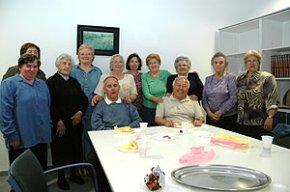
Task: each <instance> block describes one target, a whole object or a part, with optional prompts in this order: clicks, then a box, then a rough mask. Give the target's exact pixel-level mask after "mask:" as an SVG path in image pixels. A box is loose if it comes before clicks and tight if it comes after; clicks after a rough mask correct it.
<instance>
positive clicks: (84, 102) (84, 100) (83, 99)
mask: <svg viewBox="0 0 290 192" xmlns="http://www.w3.org/2000/svg"><path fill="white" fill-rule="evenodd" d="M74 81H75V84H76V85H77V88H78V90H79V92H80V98H81V105H80V111H81V112H82V113H83V116H84V115H85V113H86V110H87V108H88V104H89V101H88V98H87V96H86V95H85V93H84V92H83V90H82V88H81V85H80V84H79V82H78V81H77V80H76V79H74Z"/></svg>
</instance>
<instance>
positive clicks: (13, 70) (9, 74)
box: [2, 66, 18, 82]
mask: <svg viewBox="0 0 290 192" xmlns="http://www.w3.org/2000/svg"><path fill="white" fill-rule="evenodd" d="M17 73H18V66H13V67H9V68H8V69H7V71H6V73H5V74H4V75H3V78H2V82H3V81H4V80H5V79H7V78H8V77H12V76H14V75H15V74H17Z"/></svg>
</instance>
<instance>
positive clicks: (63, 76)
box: [57, 72, 69, 81]
mask: <svg viewBox="0 0 290 192" xmlns="http://www.w3.org/2000/svg"><path fill="white" fill-rule="evenodd" d="M57 73H58V74H59V75H60V76H61V77H62V78H63V79H64V80H66V81H67V80H69V76H65V75H63V74H61V73H60V72H57Z"/></svg>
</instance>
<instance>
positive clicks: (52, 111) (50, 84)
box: [46, 77, 61, 126]
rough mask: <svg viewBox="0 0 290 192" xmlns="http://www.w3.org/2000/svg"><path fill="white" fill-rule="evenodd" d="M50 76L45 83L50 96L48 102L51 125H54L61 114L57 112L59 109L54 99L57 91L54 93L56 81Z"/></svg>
mask: <svg viewBox="0 0 290 192" xmlns="http://www.w3.org/2000/svg"><path fill="white" fill-rule="evenodd" d="M52 78H53V77H52ZM52 78H49V79H48V80H47V81H46V84H47V87H48V90H49V93H50V98H51V104H50V114H51V119H52V122H53V125H54V126H56V124H57V122H58V121H59V120H61V115H60V114H59V110H58V109H57V105H56V99H57V93H56V88H55V83H56V82H55V81H54V80H53V79H52Z"/></svg>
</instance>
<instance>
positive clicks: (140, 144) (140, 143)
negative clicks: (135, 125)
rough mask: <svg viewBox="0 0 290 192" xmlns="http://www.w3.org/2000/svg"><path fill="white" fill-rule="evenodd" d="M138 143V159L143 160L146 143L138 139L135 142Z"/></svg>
mask: <svg viewBox="0 0 290 192" xmlns="http://www.w3.org/2000/svg"><path fill="white" fill-rule="evenodd" d="M137 143H138V152H139V157H141V158H144V157H146V153H147V142H146V140H144V139H140V140H138V141H137Z"/></svg>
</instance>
